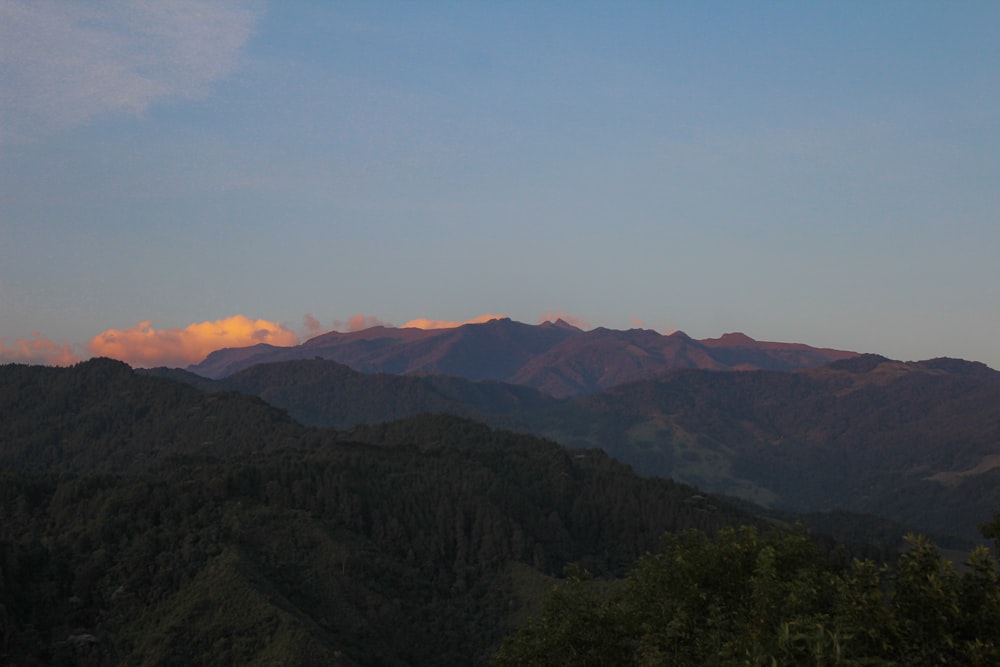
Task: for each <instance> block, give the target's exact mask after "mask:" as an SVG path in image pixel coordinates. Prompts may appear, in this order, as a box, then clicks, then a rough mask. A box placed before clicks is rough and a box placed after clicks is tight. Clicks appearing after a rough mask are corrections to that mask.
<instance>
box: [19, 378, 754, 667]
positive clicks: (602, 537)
mask: <svg viewBox="0 0 1000 667" xmlns="http://www.w3.org/2000/svg"><path fill="white" fill-rule="evenodd" d="M0 396H2V399H3V400H2V402H0V405H2V408H0V410H2V412H0V462H2V472H0V531H2V532H0V604H2V608H0V621H2V626H0V631H2V633H0V638H2V642H3V644H2V646H0V655H2V656H4V657H3V659H2V662H3V663H7V664H17V665H31V664H37V665H41V664H63V665H69V664H95V665H111V664H198V663H200V664H223V663H224V664H234V663H238V664H276V663H277V664H317V665H319V664H346V665H350V664H366V665H392V664H398V665H403V664H421V665H423V664H442V665H444V664H448V665H451V664H475V663H483V662H485V661H486V660H487V659H488V656H489V655H491V654H492V652H493V651H495V650H496V648H497V646H498V645H499V642H500V640H501V638H502V637H503V636H504V634H506V633H507V632H509V631H511V630H512V629H513V628H514V627H515V626H516V624H517V623H518V622H519V620H521V619H523V618H524V616H523V614H524V612H525V610H527V609H529V608H530V607H531V605H532V603H533V601H535V600H537V599H538V597H539V595H540V593H541V591H542V590H544V589H545V588H546V587H547V586H548V585H549V582H550V581H552V577H556V576H558V575H560V574H561V573H562V571H563V568H564V567H565V566H566V565H567V564H569V563H580V564H581V565H582V566H583V567H586V568H587V569H588V570H590V571H592V572H595V573H596V574H597V575H598V576H612V575H617V574H623V573H624V572H625V571H627V569H628V568H629V567H631V565H632V564H633V563H634V562H635V560H636V559H637V558H638V557H639V556H640V555H641V554H643V553H645V552H646V551H649V550H651V549H655V548H656V547H657V546H658V545H659V543H660V539H661V537H662V535H663V534H664V533H665V532H667V531H677V530H682V529H686V528H700V529H703V530H707V531H709V532H714V531H716V530H717V529H719V528H720V527H722V526H725V525H734V524H743V523H759V520H757V519H755V518H754V517H752V516H750V515H748V514H745V513H743V512H742V511H740V510H738V509H736V508H735V507H733V506H731V505H728V504H727V503H725V502H723V501H720V500H717V499H711V498H707V497H705V496H703V495H701V494H698V493H697V492H696V491H695V490H694V489H692V488H690V487H686V486H683V485H679V484H675V483H673V482H669V481H665V480H658V479H641V478H638V477H636V476H635V475H634V474H633V473H632V472H631V471H630V470H628V469H627V468H626V467H624V466H622V465H621V464H619V463H616V462H614V461H613V460H611V459H610V458H608V457H607V456H606V455H605V454H603V453H601V452H599V451H578V452H570V451H567V450H565V449H563V448H561V447H559V446H558V445H556V444H554V443H550V442H545V441H542V440H538V439H535V438H532V437H528V436H521V435H515V434H512V433H508V432H503V431H496V430H493V429H491V428H489V427H486V426H483V425H479V424H476V423H473V422H469V421H464V420H460V419H456V418H453V417H423V418H417V419H412V420H409V421H403V422H395V423H391V424H387V425H382V426H377V427H367V428H359V429H357V430H355V431H353V432H352V433H350V434H348V435H344V434H340V433H337V432H334V431H329V430H318V429H311V428H307V427H303V426H300V425H298V424H296V423H295V422H293V421H291V420H290V419H288V417H287V415H285V414H284V413H282V412H280V411H277V410H275V409H273V408H271V407H269V406H267V405H265V404H264V403H262V402H261V401H260V400H258V399H255V398H251V397H246V396H242V395H239V394H203V393H201V392H199V391H197V390H195V389H193V388H191V387H188V386H185V385H180V384H178V383H175V382H171V381H169V380H165V379H162V378H151V377H145V376H141V375H138V374H135V373H133V372H132V371H131V370H130V369H128V367H126V366H124V365H122V364H119V363H116V362H110V361H108V360H100V359H98V360H93V361H90V362H85V363H82V364H79V365H77V366H75V367H73V368H69V369H54V368H41V367H26V366H3V367H0ZM32 424H34V425H35V427H34V428H32Z"/></svg>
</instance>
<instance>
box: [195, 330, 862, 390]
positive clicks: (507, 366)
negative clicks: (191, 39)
mask: <svg viewBox="0 0 1000 667" xmlns="http://www.w3.org/2000/svg"><path fill="white" fill-rule="evenodd" d="M857 354H858V353H856V352H852V351H846V350H835V349H831V348H816V347H812V346H809V345H805V344H802V343H780V342H769V341H756V340H754V339H753V338H751V337H749V336H747V335H746V334H742V333H728V334H725V335H724V336H722V337H720V338H715V339H706V340H703V341H699V340H695V339H693V338H691V337H690V336H688V335H687V334H685V333H684V332H682V331H676V332H673V333H671V334H667V335H664V334H660V333H658V332H656V331H653V330H651V329H628V330H616V329H607V328H604V327H598V328H596V329H592V330H589V331H584V330H582V329H580V328H578V327H575V326H573V325H571V324H569V323H567V322H565V321H563V320H557V321H556V322H544V323H542V324H538V325H531V324H524V323H522V322H516V321H514V320H511V319H510V318H498V319H495V320H491V321H489V322H483V323H476V324H464V325H461V326H458V327H454V328H450V329H415V328H400V329H396V328H392V327H384V326H376V327H371V328H368V329H363V330H360V331H356V332H348V333H341V332H330V333H326V334H321V335H319V336H316V337H314V338H311V339H309V340H307V341H305V342H304V343H302V344H300V345H297V346H292V347H285V348H275V347H274V346H268V345H255V346H252V347H246V348H224V349H221V350H216V351H214V352H212V353H211V354H209V355H208V356H207V357H206V358H205V359H204V360H202V361H201V362H199V363H197V364H192V365H190V366H188V367H187V370H188V371H190V372H193V373H195V374H198V375H201V376H204V377H208V378H212V379H220V378H224V377H226V376H229V375H232V374H234V373H236V372H238V371H241V370H243V369H245V368H249V367H250V366H253V365H256V364H259V363H266V362H277V361H291V360H295V359H312V358H317V357H318V358H322V359H328V360H332V361H336V362H339V363H342V364H345V365H347V366H349V367H351V368H353V369H354V370H357V371H360V372H363V373H392V374H395V375H408V374H439V375H453V376H457V377H463V378H466V379H469V380H494V381H501V382H508V383H511V384H519V385H524V386H528V387H533V388H535V389H538V390H540V391H542V392H544V393H547V394H549V395H551V396H554V397H556V398H566V397H570V396H579V395H584V394H588V393H592V392H595V391H600V390H603V389H608V388H610V387H612V386H615V385H617V384H622V383H624V382H631V381H635V380H641V379H647V378H652V377H655V376H657V375H662V374H664V373H666V372H669V371H671V370H674V369H676V368H705V369H711V370H754V369H770V370H795V369H799V368H811V367H815V366H820V365H823V364H826V363H829V362H831V361H836V360H841V359H848V358H851V357H854V356H857Z"/></svg>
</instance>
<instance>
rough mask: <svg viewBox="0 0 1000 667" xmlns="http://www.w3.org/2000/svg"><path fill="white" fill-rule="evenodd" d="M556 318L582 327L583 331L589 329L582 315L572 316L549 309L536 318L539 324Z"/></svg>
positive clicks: (578, 327)
mask: <svg viewBox="0 0 1000 667" xmlns="http://www.w3.org/2000/svg"><path fill="white" fill-rule="evenodd" d="M556 320H562V321H563V322H566V323H567V324H572V325H573V326H574V327H576V328H577V329H583V330H584V331H587V330H588V329H590V323H589V322H587V320H585V319H583V318H582V317H574V316H573V315H570V314H569V313H565V312H559V313H554V312H552V311H549V312H547V313H545V314H544V315H542V316H541V317H539V318H538V324H541V323H542V322H555V321H556Z"/></svg>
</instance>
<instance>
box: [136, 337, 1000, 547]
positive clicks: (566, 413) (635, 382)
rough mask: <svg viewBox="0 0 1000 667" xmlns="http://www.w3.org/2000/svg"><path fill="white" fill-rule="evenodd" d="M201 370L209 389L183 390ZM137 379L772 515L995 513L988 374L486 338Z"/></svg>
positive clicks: (698, 348)
mask: <svg viewBox="0 0 1000 667" xmlns="http://www.w3.org/2000/svg"><path fill="white" fill-rule="evenodd" d="M313 352H321V353H322V354H311V353H313ZM334 356H335V357H337V358H338V359H341V360H345V359H346V360H348V361H351V363H353V364H355V366H353V367H349V365H350V364H348V365H344V363H339V362H337V361H331V360H329V359H328V357H334ZM276 357H277V359H276ZM282 357H291V359H290V360H284V361H282V360H281V358H282ZM268 360H269V361H268ZM265 361H267V363H263V362H265ZM229 369H240V370H238V371H236V372H233V373H231V374H229V375H225V376H222V375H221V374H222V373H223V372H224V371H225V370H229ZM209 370H211V372H212V374H214V375H217V376H218V379H215V380H212V379H208V378H205V377H202V376H199V375H195V374H193V373H192V372H190V371H197V372H200V373H203V374H208V373H209ZM147 372H150V373H154V374H160V375H168V376H171V377H173V378H175V379H180V380H182V381H185V382H187V383H189V384H193V385H195V386H199V387H201V388H202V389H207V390H210V391H223V390H235V391H239V392H242V393H246V394H251V395H254V396H258V397H260V398H262V399H264V400H265V401H267V402H268V403H270V404H272V405H274V406H276V407H279V408H281V409H284V410H286V411H287V412H288V413H289V415H290V416H292V417H293V418H294V419H296V420H298V421H301V422H303V423H305V424H310V425H314V426H333V427H336V428H351V427H353V426H355V425H358V424H366V423H367V424H373V423H378V422H381V421H385V420H389V419H400V418H406V417H411V416H414V415H418V414H421V413H448V414H454V415H459V416H462V417H466V418H470V419H474V420H477V421H480V422H484V423H488V424H491V425H494V426H499V427H504V428H508V429H513V430H516V431H521V432H525V433H531V434H534V435H537V436H542V437H545V438H548V439H550V440H554V441H556V442H558V443H561V444H563V445H564V446H567V447H587V448H600V449H603V450H604V451H605V452H607V453H609V454H611V455H612V456H614V457H615V458H617V459H618V460H620V461H623V462H625V463H628V464H629V465H631V466H632V467H633V468H634V469H635V470H636V471H637V472H639V473H640V474H643V475H655V476H661V477H668V478H672V479H676V480H678V481H681V482H684V483H686V484H691V485H694V486H697V487H699V488H701V489H704V490H706V491H710V492H713V493H719V494H724V495H729V496H733V497H739V498H743V499H746V500H750V501H752V502H754V503H757V504H759V505H763V506H766V507H771V508H775V509H781V510H786V511H794V512H828V511H835V510H851V511H855V512H864V513H870V514H875V515H879V516H884V517H888V518H890V519H892V520H895V521H899V522H903V523H906V524H907V525H913V526H916V527H917V528H920V529H922V530H926V531H931V532H934V533H937V534H949V533H950V534H956V535H960V536H963V537H966V538H975V537H976V536H977V535H978V524H979V522H980V521H982V520H983V519H984V518H986V517H985V516H984V515H983V512H984V508H989V507H1000V373H998V372H997V371H995V370H993V369H991V368H989V367H987V366H985V365H983V364H980V363H976V362H968V361H963V360H957V359H934V360H927V361H919V362H901V361H894V360H891V359H887V358H885V357H881V356H878V355H871V354H864V355H861V354H857V353H853V352H847V351H838V350H826V349H817V348H813V347H809V346H806V345H801V344H789V343H762V342H758V341H754V340H753V339H751V338H749V337H747V336H745V335H742V334H727V335H725V336H723V337H721V338H718V339H708V340H702V341H695V340H693V339H691V338H689V337H687V336H685V335H684V334H681V333H675V334H672V335H669V336H662V335H660V334H657V333H656V332H651V331H645V330H639V329H634V330H630V331H611V330H601V329H598V330H594V331H590V332H584V331H581V330H579V329H577V328H575V327H572V326H570V325H568V324H566V323H565V322H561V321H560V322H556V323H545V324H542V325H538V326H532V325H526V324H521V323H517V322H512V321H510V320H495V321H492V322H489V323H486V324H478V325H466V326H463V327H458V328H455V329H448V330H439V331H421V330H414V329H391V328H383V327H375V328H372V329H368V330H365V331H361V332H356V333H353V334H328V335H326V336H321V337H319V338H316V339H313V340H311V341H308V342H307V343H305V344H304V345H301V346H298V347H294V348H268V347H264V346H255V347H252V348H244V349H234V350H222V351H219V352H216V353H213V354H212V355H210V356H209V357H208V358H207V359H206V360H205V361H204V362H203V363H202V364H199V365H197V366H195V367H192V368H191V369H190V370H189V371H187V372H186V371H181V370H176V369H175V370H170V369H156V370H153V371H147ZM447 373H451V374H450V375H449V374H447ZM617 379H623V380H622V381H621V382H617V381H616V380H617Z"/></svg>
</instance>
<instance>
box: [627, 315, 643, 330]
mask: <svg viewBox="0 0 1000 667" xmlns="http://www.w3.org/2000/svg"><path fill="white" fill-rule="evenodd" d="M628 323H629V324H631V325H632V326H633V327H635V328H637V329H645V328H646V323H645V322H643V321H642V320H640V319H639V318H638V317H630V318H628Z"/></svg>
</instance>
